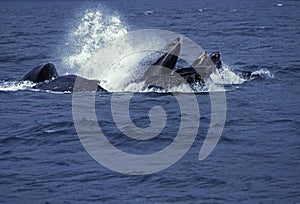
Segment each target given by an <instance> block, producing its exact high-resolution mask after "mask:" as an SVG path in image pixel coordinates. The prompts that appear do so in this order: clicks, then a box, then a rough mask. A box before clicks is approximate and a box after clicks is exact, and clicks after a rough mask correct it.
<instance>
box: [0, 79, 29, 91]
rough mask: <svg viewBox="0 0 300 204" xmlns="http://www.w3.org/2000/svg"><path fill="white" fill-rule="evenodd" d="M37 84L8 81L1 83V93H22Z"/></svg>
mask: <svg viewBox="0 0 300 204" xmlns="http://www.w3.org/2000/svg"><path fill="white" fill-rule="evenodd" d="M34 85H35V83H33V82H30V81H21V82H19V81H7V82H0V91H20V90H28V89H31V88H32V87H33V86H34Z"/></svg>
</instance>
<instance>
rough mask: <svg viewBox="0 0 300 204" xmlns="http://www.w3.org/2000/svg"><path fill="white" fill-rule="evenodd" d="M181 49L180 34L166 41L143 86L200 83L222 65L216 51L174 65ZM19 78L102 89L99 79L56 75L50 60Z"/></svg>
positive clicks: (56, 87) (64, 87)
mask: <svg viewBox="0 0 300 204" xmlns="http://www.w3.org/2000/svg"><path fill="white" fill-rule="evenodd" d="M180 50H181V43H180V38H177V39H175V40H174V41H172V42H171V43H169V44H168V45H167V49H166V51H165V52H164V53H163V54H162V55H161V56H160V57H159V59H158V60H157V61H155V62H154V63H152V64H151V65H149V67H148V68H147V69H146V71H145V73H144V75H143V77H142V78H141V79H140V81H143V82H144V88H170V87H172V86H178V85H179V84H181V83H188V84H190V85H192V84H194V83H202V82H203V79H205V78H207V77H209V76H210V74H212V73H214V72H216V71H217V70H218V69H221V68H222V61H221V57H220V53H219V52H213V53H212V54H210V55H207V54H206V53H205V52H204V53H202V54H201V55H200V56H199V57H198V58H197V59H195V61H194V62H193V63H192V65H191V66H190V67H176V64H177V61H178V56H179V54H180ZM22 81H31V82H34V83H36V85H34V86H33V89H39V90H49V91H59V92H65V91H68V92H72V91H73V90H74V86H75V82H79V83H78V84H80V86H76V91H103V92H106V91H107V90H106V89H105V88H103V87H101V86H100V85H99V84H100V81H98V80H90V79H86V78H83V77H80V76H77V75H64V76H59V75H58V73H57V70H56V67H55V65H54V64H53V63H50V62H47V63H43V64H40V65H39V66H36V67H34V68H32V69H31V70H29V71H28V72H27V73H26V74H25V75H24V76H23V78H22Z"/></svg>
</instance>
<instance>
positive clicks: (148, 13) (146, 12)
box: [144, 10, 154, 15]
mask: <svg viewBox="0 0 300 204" xmlns="http://www.w3.org/2000/svg"><path fill="white" fill-rule="evenodd" d="M153 13H154V11H153V10H148V11H145V12H144V14H145V15H152V14H153Z"/></svg>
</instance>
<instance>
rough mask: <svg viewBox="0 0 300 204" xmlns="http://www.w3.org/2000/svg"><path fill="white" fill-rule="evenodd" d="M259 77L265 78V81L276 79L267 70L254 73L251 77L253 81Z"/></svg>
mask: <svg viewBox="0 0 300 204" xmlns="http://www.w3.org/2000/svg"><path fill="white" fill-rule="evenodd" d="M258 77H260V78H263V79H270V78H274V74H272V73H271V72H270V71H269V70H267V69H260V70H257V71H254V72H252V73H251V75H250V79H251V80H252V79H255V78H258Z"/></svg>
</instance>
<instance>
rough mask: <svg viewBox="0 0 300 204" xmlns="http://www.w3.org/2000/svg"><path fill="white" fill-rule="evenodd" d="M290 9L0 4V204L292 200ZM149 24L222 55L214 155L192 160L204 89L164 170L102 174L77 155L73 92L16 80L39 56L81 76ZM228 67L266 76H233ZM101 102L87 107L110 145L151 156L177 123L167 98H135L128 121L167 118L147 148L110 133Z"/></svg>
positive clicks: (274, 4)
mask: <svg viewBox="0 0 300 204" xmlns="http://www.w3.org/2000/svg"><path fill="white" fill-rule="evenodd" d="M299 7H300V2H298V1H282V2H280V1H273V0H272V1H230V2H223V1H198V2H195V1H185V2H184V3H183V2H181V1H103V2H100V3H99V2H94V1H89V2H83V1H12V2H9V1H1V2H0V11H1V12H0V27H1V33H0V45H1V46H0V72H1V74H0V97H1V100H0V110H1V112H0V113H1V118H0V119H1V123H0V160H1V166H0V167H1V168H0V169H1V170H0V201H1V202H3V203H15V202H18V203H31V202H32V201H33V202H34V203H46V202H48V203H68V202H69V203H74V202H79V203H87V202H105V201H106V202H128V203H132V202H137V203H140V202H146V203H148V202H149V203H150V202H157V203H162V202H188V203H195V202H212V203H215V202H241V201H244V202H251V203H253V202H254V203H257V202H262V203H271V202H272V203H273V202H278V203H282V202H289V203H297V202H299V199H300V182H299V180H300V173H299V172H300V171H299V170H300V160H299V158H300V157H299V156H300V139H299V136H300V131H299V127H300V114H299V113H300V109H299V102H300V101H299V99H300V98H299V94H300V91H299V85H300V82H299V77H300V71H299V70H300V69H299V68H300V58H299V53H300V43H299V37H298V36H299V34H300V28H299V27H300V26H299V22H300V16H299V14H298V13H299V12H298V10H299ZM100 16H102V17H101V19H102V20H100ZM85 21H88V22H93V23H94V24H93V25H94V26H93V27H92V28H93V29H94V30H93V29H92V30H91V29H89V28H87V27H84V25H85V24H84V22H85ZM148 28H155V29H164V30H170V31H173V32H177V33H179V34H182V35H185V36H187V37H189V38H190V39H192V40H193V41H195V42H197V43H198V44H200V45H201V46H202V48H204V49H205V50H206V51H207V52H208V53H210V52H212V51H216V50H219V51H221V54H222V59H223V61H224V62H225V64H226V65H227V66H228V70H227V71H228V72H227V73H224V76H223V79H222V80H223V81H222V82H223V83H225V84H227V85H225V89H226V90H227V91H226V98H227V117H226V123H225V128H224V130H223V134H222V137H221V139H220V141H219V143H218V144H217V146H216V148H215V149H214V151H213V152H212V153H211V154H210V155H209V156H208V157H207V158H206V159H205V160H203V161H199V160H198V154H199V150H200V148H201V146H202V143H203V140H204V138H205V136H206V134H207V131H208V128H209V124H210V120H211V111H210V109H211V105H210V98H209V94H208V93H198V94H196V97H197V100H198V103H199V109H200V115H201V117H200V121H201V122H200V127H199V130H198V134H197V138H196V140H195V142H194V144H193V146H192V148H191V149H190V150H189V151H188V152H187V154H185V156H184V157H183V158H181V159H180V160H179V161H178V162H177V163H175V164H174V165H172V166H171V167H170V168H168V169H166V170H164V171H161V172H158V173H155V174H150V175H144V176H128V175H123V174H119V173H115V172H113V171H111V170H109V169H106V168H105V167H103V166H102V165H100V164H99V163H97V162H96V161H95V160H94V159H93V158H92V157H91V156H90V155H89V154H88V153H87V152H86V150H85V149H84V148H83V146H82V144H81V143H80V140H79V138H78V135H77V133H76V130H75V127H74V122H73V117H72V94H62V93H61V94H57V93H47V92H41V91H32V90H30V87H31V86H32V84H28V83H25V84H19V83H18V82H17V81H18V80H19V79H20V78H21V77H22V76H23V74H24V73H25V72H26V71H27V70H28V69H30V68H31V67H34V66H36V65H38V64H40V63H42V62H48V61H51V62H54V63H55V64H56V65H57V67H58V72H59V73H60V74H65V73H66V72H68V73H76V74H81V75H85V76H89V74H93V73H95V71H96V70H95V69H87V68H86V67H85V68H82V67H81V66H80V65H81V63H83V62H84V60H85V59H86V57H89V56H90V55H91V54H92V53H93V52H94V50H96V49H97V48H98V47H103V46H105V45H107V43H108V42H110V41H111V39H113V38H114V36H117V35H119V34H122V33H126V32H129V31H132V30H137V29H148ZM86 31H87V34H86V33H84V32H86ZM108 57H111V55H108ZM108 60H109V59H108ZM237 70H252V71H257V72H260V73H261V74H262V75H264V77H261V78H257V79H254V80H246V81H243V79H242V78H237V77H238V71H237ZM123 71H124V70H123ZM124 73H125V71H124ZM98 74H99V75H100V76H101V73H98ZM114 76H115V75H114ZM218 77H220V76H218ZM216 80H219V79H218V78H217V79H216ZM226 82H227V83H226ZM126 94H128V93H120V96H119V97H120V98H122V97H125V96H126ZM111 97H112V94H110V93H97V95H96V107H97V117H98V119H99V120H100V123H101V124H102V128H103V132H105V133H106V134H107V136H108V137H109V138H110V140H111V142H112V143H113V144H114V145H116V146H118V147H119V148H120V149H123V150H124V151H127V152H133V153H137V154H143V153H146V154H150V153H152V152H155V151H158V150H160V149H162V148H164V147H165V146H166V145H168V144H170V143H171V141H172V139H173V138H174V135H176V132H177V131H178V127H179V125H180V111H179V105H178V103H177V102H176V100H175V99H174V97H173V96H172V95H170V94H163V93H159V94H155V93H137V94H135V95H134V97H133V99H132V101H131V104H130V107H131V109H130V114H131V116H132V120H133V121H134V122H135V123H136V124H137V126H139V127H147V125H149V117H148V112H149V110H150V108H151V107H152V106H153V105H160V106H162V107H163V108H164V109H165V110H166V112H167V115H168V120H167V122H166V128H165V130H164V131H163V132H162V134H161V135H160V137H158V138H155V139H152V140H150V141H146V142H136V141H132V140H128V138H126V137H125V136H124V134H122V133H121V132H120V130H118V129H117V128H116V126H115V124H114V121H113V118H112V116H111V110H110V100H111ZM87 125H89V124H87Z"/></svg>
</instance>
